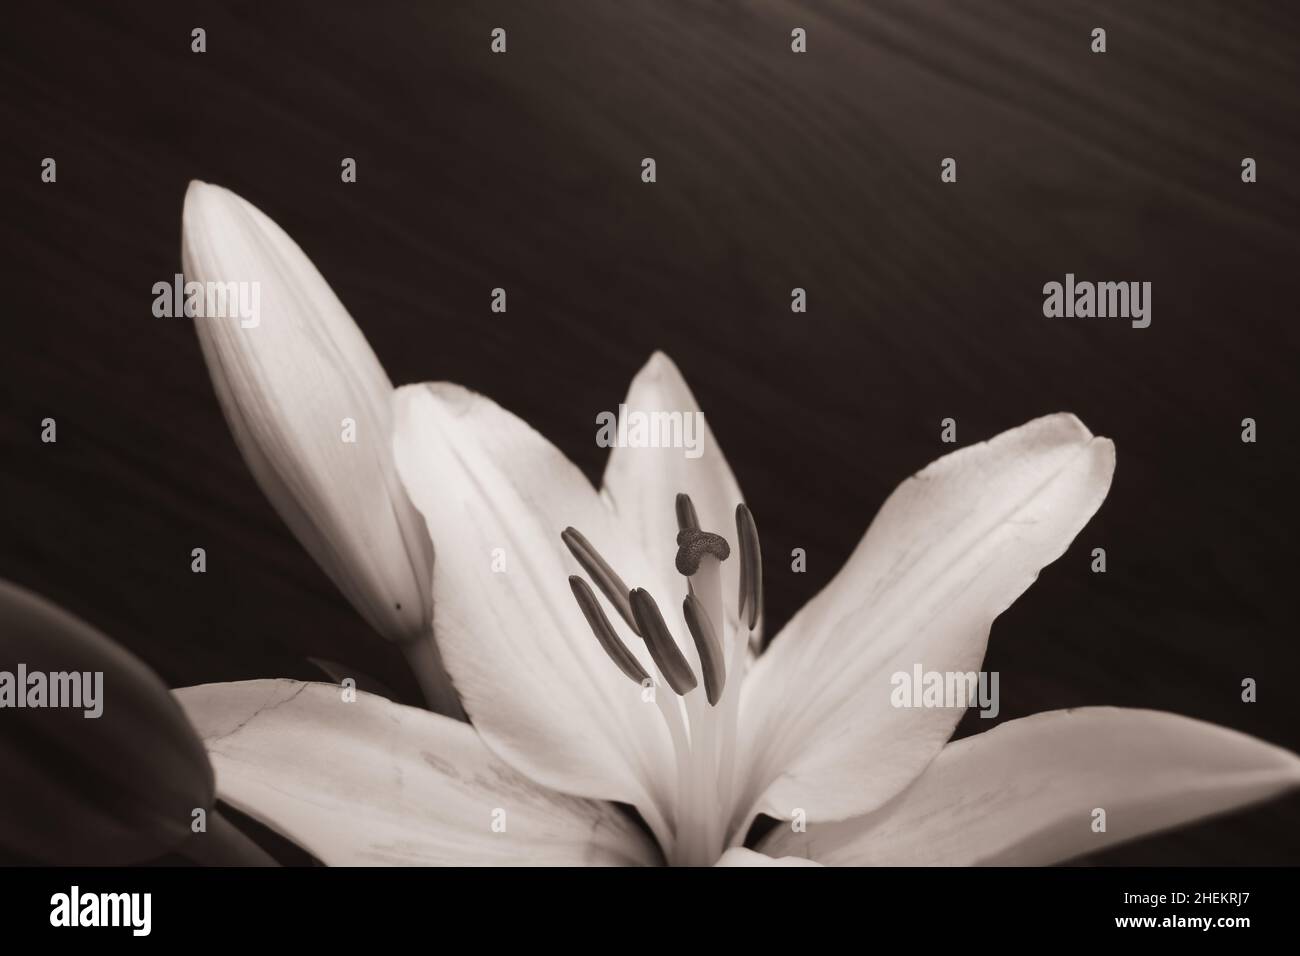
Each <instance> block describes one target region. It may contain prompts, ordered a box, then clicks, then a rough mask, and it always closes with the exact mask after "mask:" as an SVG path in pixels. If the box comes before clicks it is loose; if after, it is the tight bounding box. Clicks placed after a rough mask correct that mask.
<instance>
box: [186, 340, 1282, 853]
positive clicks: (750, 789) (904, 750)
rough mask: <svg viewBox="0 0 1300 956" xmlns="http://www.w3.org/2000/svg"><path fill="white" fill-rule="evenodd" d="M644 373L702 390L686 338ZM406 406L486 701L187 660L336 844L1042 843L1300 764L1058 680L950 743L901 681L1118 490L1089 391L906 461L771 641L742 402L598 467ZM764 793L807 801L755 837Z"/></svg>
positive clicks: (246, 773)
mask: <svg viewBox="0 0 1300 956" xmlns="http://www.w3.org/2000/svg"><path fill="white" fill-rule="evenodd" d="M627 405H628V408H629V409H630V410H637V409H644V410H659V411H664V410H672V411H680V412H682V413H688V412H694V411H696V410H697V406H696V404H695V401H694V398H693V397H692V396H691V393H690V391H689V390H688V389H687V387H686V385H685V383H684V382H683V381H682V379H681V377H680V375H679V374H678V372H677V370H676V368H675V367H674V366H673V364H672V363H671V362H670V361H669V360H668V359H667V358H666V357H664V356H662V355H656V356H655V357H654V358H652V359H651V361H650V363H649V364H648V365H647V366H646V368H645V369H643V370H642V372H641V373H640V374H639V375H638V376H637V377H636V379H635V380H634V381H633V383H632V388H631V393H630V395H629V397H628V400H627ZM396 407H397V416H396V431H395V439H394V442H395V450H396V458H397V464H398V468H399V471H400V474H401V476H402V479H403V481H404V482H405V484H406V487H407V489H408V491H409V493H410V496H411V499H412V501H413V502H414V503H415V505H416V507H417V508H419V509H420V511H421V513H422V514H423V515H424V518H425V520H426V522H427V524H428V527H429V530H430V533H431V535H432V536H433V539H434V541H435V542H437V545H438V547H439V549H440V554H441V555H442V556H443V557H442V558H441V559H440V561H439V562H438V564H437V565H436V567H435V571H434V576H433V596H434V602H435V605H436V606H437V609H438V611H437V615H436V617H435V628H436V636H437V640H438V642H439V646H440V648H441V650H442V653H443V657H444V660H445V663H446V666H447V668H448V671H449V672H450V674H451V675H452V678H453V681H454V683H455V685H456V688H457V690H458V691H459V693H460V695H461V699H462V701H463V703H464V705H465V709H466V711H467V712H468V714H469V716H470V718H471V720H472V722H473V726H472V727H470V726H466V725H464V724H459V723H456V722H455V721H451V720H448V719H446V718H443V717H440V716H437V715H435V714H429V713H426V712H423V711H420V710H416V709H412V708H409V707H403V706H400V705H397V704H393V703H391V702H389V701H386V700H383V699H382V698H378V697H373V696H370V695H362V696H361V697H360V698H359V699H358V700H356V701H355V702H352V703H347V702H344V701H343V700H342V699H341V695H340V693H339V690H338V688H335V687H333V686H330V685H321V684H299V683H295V682H291V681H251V682H244V683H238V684H213V685H204V686H200V687H193V688H186V689H183V690H180V691H177V695H178V697H179V699H180V701H181V703H182V705H183V706H184V707H185V709H186V711H187V713H188V714H189V716H190V717H191V719H192V720H193V722H194V724H195V725H196V727H197V728H198V731H199V733H200V735H201V736H202V737H203V738H204V740H205V741H206V742H207V745H208V748H209V752H210V755H211V758H212V762H213V765H214V767H215V769H216V773H217V787H218V792H219V794H220V796H221V797H222V799H224V800H226V801H227V802H229V803H230V804H232V805H233V806H235V807H237V808H238V809H240V810H242V811H244V812H245V813H248V814H250V815H252V816H253V817H255V818H257V819H259V820H261V821H262V822H263V823H266V824H267V825H269V826H271V827H273V828H275V829H276V830H278V831H280V832H281V833H283V834H285V835H286V836H288V837H289V838H291V839H293V840H295V841H297V842H298V843H299V844H301V845H302V846H303V847H305V848H306V849H308V850H309V851H311V852H312V853H314V854H315V855H316V856H317V857H318V858H320V859H321V860H323V861H324V862H326V863H331V864H366V863H421V864H461V865H465V864H484V863H522V864H530V863H536V864H567V863H617V864H622V863H634V864H659V863H673V864H695V865H700V864H715V863H716V864H720V865H795V864H799V863H803V862H806V861H807V860H808V859H811V860H812V861H814V862H820V863H847V864H860V863H866V864H878V863H934V864H967V863H1029V864H1041V863H1050V862H1054V861H1058V860H1063V859H1068V858H1070V857H1073V856H1077V855H1079V854H1081V853H1087V852H1091V851H1095V850H1098V849H1101V848H1103V847H1106V846H1109V845H1112V844H1114V843H1116V842H1119V841H1122V840H1127V839H1131V838H1133V837H1136V836H1139V835H1142V834H1146V833H1151V832H1154V831H1157V830H1161V829H1165V828H1168V827H1172V826H1177V825H1179V824H1182V823H1186V822H1188V821H1190V820H1194V819H1197V818H1200V817H1203V816H1206V815H1209V814H1214V813H1219V812H1223V811H1226V810H1229V809H1232V808H1234V807H1239V806H1242V805H1244V804H1247V803H1250V802H1253V801H1258V800H1263V799H1267V798H1268V797H1271V796H1273V795H1275V794H1278V793H1280V792H1282V791H1284V790H1286V789H1288V788H1290V787H1294V786H1296V785H1297V784H1300V759H1298V758H1297V757H1296V756H1295V755H1293V754H1291V753H1290V752H1288V751H1286V750H1283V749H1281V748H1278V747H1275V746H1272V745H1270V744H1267V743H1264V742H1263V741H1259V740H1256V739H1254V738H1251V737H1249V736H1246V735H1244V734H1240V733H1236V732H1234V731H1231V730H1226V729H1224V728H1221V727H1216V726H1213V725H1210V724H1206V723H1202V722H1199V721H1195V720H1191V719H1188V718H1183V717H1178V716H1174V715H1171V714H1165V713H1158V712H1152V711H1144V710H1122V709H1114V708H1085V709H1080V710H1074V711H1056V712H1050V713H1044V714H1039V715H1036V716H1034V717H1030V718H1026V719H1023V720H1013V721H1008V722H1006V723H1005V724H1003V725H1001V726H1000V727H998V728H996V729H995V730H992V731H989V732H987V733H983V734H979V735H977V736H974V737H970V738H967V739H964V740H961V741H957V742H955V743H949V738H950V736H951V734H952V732H953V730H954V728H955V726H956V724H957V721H958V719H959V718H960V717H961V715H962V713H963V710H962V708H921V709H913V708H897V707H894V706H893V705H892V703H891V675H892V674H894V673H895V672H897V671H900V670H903V671H906V670H910V669H911V668H912V666H913V665H914V664H917V663H920V664H923V665H924V667H925V668H926V669H927V670H938V671H947V672H969V671H973V670H977V669H978V668H979V666H980V663H981V661H982V659H983V656H984V651H985V645H986V642H987V638H988V634H989V629H990V626H991V624H992V621H993V619H994V618H995V617H996V616H997V615H998V614H999V613H1001V611H1003V610H1004V609H1005V608H1006V607H1007V606H1009V605H1010V604H1011V602H1012V601H1014V600H1015V598H1016V597H1018V596H1019V595H1020V594H1021V593H1022V592H1023V591H1024V590H1025V589H1026V588H1027V587H1028V586H1029V585H1030V584H1031V583H1032V582H1033V581H1034V579H1035V578H1036V576H1037V574H1038V572H1039V570H1040V569H1041V568H1042V567H1043V566H1044V565H1046V564H1048V563H1050V562H1051V561H1053V560H1055V559H1056V558H1058V557H1059V556H1060V555H1061V554H1062V553H1063V552H1064V551H1065V549H1066V548H1067V547H1068V545H1069V543H1070V541H1071V540H1072V539H1073V538H1074V536H1075V535H1076V534H1077V533H1078V531H1079V530H1080V529H1081V528H1082V526H1083V525H1084V523H1086V522H1087V520H1088V519H1089V518H1090V517H1091V515H1092V514H1093V513H1094V512H1095V511H1096V509H1097V508H1098V506H1099V505H1100V504H1101V502H1102V499H1103V498H1104V497H1105V494H1106V492H1107V490H1108V488H1109V485H1110V479H1111V474H1112V471H1113V467H1114V450H1113V446H1112V445H1111V443H1110V442H1109V441H1108V440H1106V439H1104V438H1096V437H1094V436H1093V435H1092V434H1091V433H1090V432H1089V431H1088V430H1087V429H1086V428H1085V427H1084V426H1083V424H1082V423H1081V422H1079V421H1078V420H1077V419H1076V418H1074V417H1073V416H1071V415H1064V414H1062V415H1053V416H1049V417H1046V418H1040V419H1037V420H1035V421H1032V422H1029V423H1028V424H1026V425H1023V426H1021V427H1020V428H1016V429H1013V430H1011V431H1009V432H1006V433H1004V434H1002V435H999V436H997V437H996V438H994V439H992V440H991V441H988V442H985V443H982V444H979V445H975V446H972V447H969V448H964V449H962V450H960V451H957V452H954V453H952V454H950V455H947V456H945V457H944V458H941V459H940V460H938V461H936V462H935V463H933V464H932V465H930V466H929V467H928V468H926V469H924V470H922V471H921V472H919V473H918V474H916V475H914V476H913V477H912V478H910V479H908V480H907V481H905V482H904V483H903V484H902V485H901V486H900V487H899V488H898V489H897V490H896V491H895V492H894V494H893V495H891V496H890V498H889V499H888V500H887V501H886V502H885V504H884V506H883V507H882V509H881V511H880V513H879V514H878V515H877V517H876V519H875V520H874V521H873V522H872V524H871V526H870V527H869V528H868V529H867V532H866V534H865V536H864V537H863V539H862V542H861V543H860V544H859V546H858V548H857V549H856V551H855V552H854V553H853V555H852V556H851V557H850V559H849V561H848V563H847V564H846V566H845V567H844V569H843V570H842V571H841V572H840V573H839V575H838V576H837V577H836V578H835V579H834V580H833V581H832V582H831V583H830V584H829V585H828V586H827V587H826V588H825V589H824V590H823V591H822V592H821V593H820V594H818V595H817V597H815V598H814V599H813V600H812V601H811V602H810V603H809V604H808V605H807V606H806V607H805V608H804V609H803V610H802V611H801V612H800V613H799V614H797V615H796V616H795V617H794V618H793V620H791V621H790V623H789V624H788V625H787V626H786V627H785V628H784V630H783V631H782V632H781V633H780V634H779V635H778V636H777V637H776V638H775V640H774V641H773V642H772V643H771V645H770V646H769V647H768V649H767V650H766V651H765V652H764V653H763V654H762V655H761V656H760V657H758V658H757V661H756V662H755V663H753V664H752V666H750V654H749V649H750V647H751V646H752V643H753V641H752V638H753V636H754V633H753V631H754V629H755V627H756V625H757V624H758V622H759V621H760V619H761V591H762V589H761V586H760V583H759V582H760V579H759V573H760V571H759V569H760V562H759V561H758V555H757V535H756V533H755V532H754V525H753V519H752V516H751V515H750V514H749V512H748V509H747V508H745V507H744V506H743V504H741V502H740V493H739V490H738V489H737V487H736V484H735V480H734V478H733V477H732V475H731V471H730V469H729V468H728V466H727V464H726V462H725V460H724V459H723V457H722V455H721V453H720V452H719V451H718V449H717V445H716V443H715V441H714V439H713V436H712V435H711V434H710V433H708V432H707V431H706V433H705V436H704V449H705V453H704V454H703V455H702V456H701V457H699V458H696V459H691V458H687V457H686V456H684V455H682V453H681V450H680V449H671V448H658V449H651V448H627V447H619V448H616V449H615V450H614V452H613V454H612V457H611V459H610V462H609V465H608V468H607V469H606V474H605V488H604V490H603V491H602V492H600V493H597V492H596V490H595V489H593V488H592V487H591V486H590V484H589V483H588V482H587V481H586V479H585V478H584V477H583V475H582V474H581V473H580V472H579V470H578V469H577V468H576V467H575V466H574V465H572V464H571V463H569V462H568V461H567V460H566V459H565V458H564V456H563V455H562V454H561V453H560V452H558V451H557V450H556V449H555V448H554V447H552V446H551V445H550V444H549V443H548V442H546V441H545V439H543V438H542V437H541V436H540V435H538V434H537V433H536V432H535V431H533V430H532V429H531V428H529V427H528V426H527V425H526V424H525V423H524V422H522V421H520V420H519V419H517V418H515V417H514V416H512V415H510V414H509V413H507V412H505V411H504V410H502V409H501V408H499V407H498V406H496V405H495V404H493V403H492V402H491V401H489V400H487V399H486V398H483V397H481V396H479V395H475V394H473V393H470V392H468V391H466V390H464V389H462V388H459V387H457V386H454V385H446V384H439V385H428V386H411V387H407V388H403V389H401V390H399V392H398V395H397V401H396ZM680 492H684V493H685V495H686V497H681V498H675V495H677V493H680ZM733 515H734V516H735V523H734V524H733ZM575 529H576V532H580V533H575ZM679 529H680V530H679ZM562 535H563V540H564V544H563V545H561V543H560V542H561V536H562ZM497 548H501V549H504V552H505V554H506V556H507V561H508V564H507V571H506V573H496V572H494V570H493V568H492V561H491V559H490V556H491V555H492V554H493V552H494V549H497ZM737 567H738V568H739V574H738V575H736V574H734V572H733V573H732V574H729V575H725V576H724V573H723V572H724V571H726V570H727V569H728V568H733V569H734V568H737ZM684 573H685V574H689V575H690V579H689V587H688V580H687V578H686V577H683V576H682V575H683V574H684ZM583 574H585V575H586V576H587V577H583V576H582V575H583ZM571 576H572V578H571ZM587 578H590V579H591V580H592V583H593V584H595V586H596V589H597V590H599V591H601V592H602V593H604V595H605V601H606V605H607V606H608V608H609V609H610V610H612V611H613V612H614V613H612V614H611V613H608V612H607V611H606V610H605V607H606V605H602V604H601V603H600V599H599V598H597V597H596V596H595V591H594V590H593V589H592V588H591V587H590V586H589V585H588V584H587V583H586V581H587ZM727 578H730V579H731V580H733V581H735V582H736V583H735V588H734V590H733V588H732V587H731V586H726V585H724V580H726V579H727ZM624 582H626V583H624ZM575 596H576V597H577V599H578V600H577V601H576V602H575V600H574V597H575ZM678 603H680V604H681V605H682V614H681V615H679V614H677V613H676V607H677V605H678ZM660 607H663V608H665V609H667V610H668V611H670V612H672V613H667V614H663V613H662V612H660V611H659V608H660ZM683 624H686V626H685V627H683ZM688 634H689V637H688V636H687V635H688ZM648 690H653V691H654V692H653V693H648V692H647V691H648ZM615 803H619V804H624V805H628V806H631V807H634V808H636V810H637V811H638V812H639V814H640V816H641V818H642V819H643V820H644V822H645V824H646V827H647V828H648V830H649V834H647V832H646V829H643V828H642V827H639V826H637V825H636V824H635V822H634V821H633V820H632V819H631V818H630V816H629V815H627V814H625V813H624V812H622V811H621V810H620V809H619V808H616V807H615V806H614V804H615ZM1098 807H1101V808H1105V810H1106V812H1107V818H1108V827H1107V828H1106V830H1105V831H1104V832H1094V831H1093V828H1092V826H1091V825H1090V824H1091V823H1092V821H1093V817H1092V811H1093V809H1094V808H1098ZM758 814H765V815H767V816H769V817H773V818H775V819H776V820H778V821H787V820H794V821H797V822H800V823H806V825H805V826H801V827H800V826H790V825H786V824H778V825H777V826H776V827H775V828H773V829H772V830H771V831H770V832H769V833H768V834H767V835H766V836H765V837H763V838H762V839H761V841H760V842H759V843H758V845H757V846H754V847H750V848H746V847H745V846H744V844H745V840H746V836H747V834H748V833H749V831H750V827H751V823H752V822H753V821H754V819H755V818H756V816H757V815H758ZM755 851H757V852H755Z"/></svg>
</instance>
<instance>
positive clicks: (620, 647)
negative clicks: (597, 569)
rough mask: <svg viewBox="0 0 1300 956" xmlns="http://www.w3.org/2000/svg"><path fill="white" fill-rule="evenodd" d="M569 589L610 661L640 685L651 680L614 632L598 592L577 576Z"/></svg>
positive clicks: (570, 579) (570, 581)
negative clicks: (597, 595) (597, 594)
mask: <svg viewBox="0 0 1300 956" xmlns="http://www.w3.org/2000/svg"><path fill="white" fill-rule="evenodd" d="M569 587H570V588H571V589H572V591H573V596H574V598H575V599H576V600H577V602H578V607H579V608H581V609H582V616H583V617H585V618H586V619H587V623H588V624H589V625H590V626H591V632H592V633H593V634H595V635H596V640H597V641H599V642H600V646H601V647H602V648H604V650H605V653H606V654H608V655H609V659H610V660H612V661H613V662H614V663H615V664H617V665H618V669H619V670H621V671H622V672H623V673H624V674H626V675H627V676H628V678H629V679H630V680H632V681H634V682H636V683H638V684H641V683H643V682H645V681H647V680H649V679H650V675H649V674H647V673H646V672H645V668H644V667H642V666H641V662H640V661H638V660H637V659H636V657H635V655H633V653H632V652H631V651H630V650H628V649H627V645H626V644H624V643H623V642H622V641H621V640H620V639H619V636H618V633H617V632H616V631H615V630H614V625H612V624H611V623H610V622H609V618H607V617H606V616H605V612H604V611H603V610H602V609H601V607H600V602H599V601H597V599H596V592H595V591H593V590H592V589H591V585H589V584H588V583H587V582H586V581H584V580H583V579H582V578H580V577H578V576H577V575H576V574H572V575H570V576H569Z"/></svg>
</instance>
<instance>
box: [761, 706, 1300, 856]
mask: <svg viewBox="0 0 1300 956" xmlns="http://www.w3.org/2000/svg"><path fill="white" fill-rule="evenodd" d="M1296 786H1300V758H1297V757H1296V755H1295V754H1292V753H1290V752H1289V751H1286V750H1283V749H1282V748H1280V747H1275V746H1273V745H1272V744H1268V743H1264V742H1263V741H1261V740H1258V739H1256V738H1254V737H1250V736H1248V735H1246V734H1241V733H1237V732H1236V731H1234V730H1228V729H1227V728H1225V727H1218V726H1215V725H1214V724H1207V723H1203V722H1202V721H1199V720H1192V719H1190V718H1187V717H1179V716H1176V715H1174V714H1167V713H1161V712H1158V711H1150V710H1124V709H1121V708H1114V707H1086V708H1082V709H1079V710H1058V711H1051V712H1049V713H1044V714H1035V715H1034V716H1033V717H1026V718H1024V719H1022V720H1012V721H1008V722H1007V723H1005V724H1003V725H1001V726H1000V727H997V728H995V729H993V730H990V731H987V732H986V733H982V734H976V735H975V736H973V737H967V738H965V739H964V740H959V741H956V742H955V743H951V744H949V745H948V746H947V747H945V748H944V749H943V751H942V752H941V753H940V754H939V756H938V757H936V758H935V760H934V762H933V763H931V764H930V766H929V767H927V768H926V769H925V772H924V773H922V774H921V776H920V777H919V778H918V779H917V780H916V782H915V783H914V784H912V786H911V787H909V788H908V789H907V790H905V791H903V793H901V794H899V795H898V796H897V797H895V798H894V799H893V800H892V801H891V802H890V803H888V804H887V805H885V806H884V807H882V808H880V809H879V810H877V811H876V812H874V813H871V814H868V815H867V816H865V817H858V818H855V819H850V820H843V821H840V822H838V823H810V824H809V825H808V829H807V832H806V833H802V834H800V833H793V832H792V831H791V829H790V828H789V827H788V826H780V827H778V828H777V829H776V830H774V831H773V832H772V833H771V834H770V835H769V837H768V838H767V839H766V840H765V841H764V843H763V846H762V849H763V851H764V852H766V853H773V854H776V853H790V854H797V855H799V856H804V857H811V858H812V859H815V860H818V861H819V862H822V863H826V864H847V865H886V866H919V865H968V864H1016V865H1026V866H1042V865H1045V864H1048V863H1056V862H1060V861H1062V860H1068V859H1070V858H1071V857H1075V856H1079V855H1080V854H1084V853H1091V852H1094V851H1096V850H1100V849H1103V848H1105V847H1108V846H1112V845H1114V844H1116V843H1120V842H1122V841H1125V840H1131V839H1134V838H1135V837H1140V836H1144V835H1146V834H1150V833H1155V832H1157V831H1160V830H1165V829H1168V828H1170V827H1176V826H1179V825H1181V824H1184V823H1188V822H1191V821H1193V820H1197V819H1200V818H1202V817H1206V816H1210V815H1212V814H1216V813H1223V812H1226V811H1229V810H1233V809H1236V808H1238V807H1242V806H1245V805H1246V804H1249V803H1254V802H1256V801H1260V800H1267V799H1268V798H1270V797H1273V796H1275V795H1277V794H1279V793H1282V792H1284V791H1286V790H1288V789H1291V788H1293V787H1296ZM1097 809H1102V810H1105V812H1106V815H1105V826H1106V829H1105V832H1095V831H1094V829H1093V826H1094V820H1095V819H1098V818H1097V817H1096V815H1095V812H1094V811H1095V810H1097Z"/></svg>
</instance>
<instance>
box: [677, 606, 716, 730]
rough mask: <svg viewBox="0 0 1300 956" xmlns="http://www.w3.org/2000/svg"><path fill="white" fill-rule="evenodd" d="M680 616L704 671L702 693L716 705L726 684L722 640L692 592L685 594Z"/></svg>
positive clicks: (710, 703) (712, 704) (711, 703)
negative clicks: (693, 643) (693, 642)
mask: <svg viewBox="0 0 1300 956" xmlns="http://www.w3.org/2000/svg"><path fill="white" fill-rule="evenodd" d="M682 616H683V617H684V618H686V628H687V630H689V631H690V632H691V639H692V640H694V641H695V651H696V653H698V654H699V655H700V670H702V671H703V672H704V694H705V696H706V697H707V698H708V699H709V705H710V706H717V703H718V701H719V700H721V699H722V691H723V689H724V688H725V687H726V686H727V665H726V664H725V663H724V661H723V654H722V641H721V640H719V638H718V632H717V631H716V630H715V629H714V627H713V622H712V621H710V620H709V615H708V612H707V611H705V610H704V605H703V604H702V603H700V599H699V598H697V597H696V596H695V595H694V594H688V595H686V598H685V600H683V601H682Z"/></svg>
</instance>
